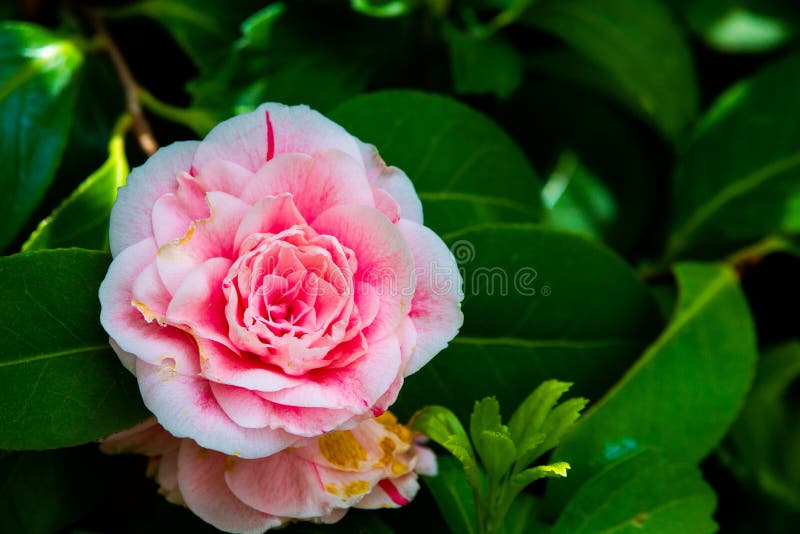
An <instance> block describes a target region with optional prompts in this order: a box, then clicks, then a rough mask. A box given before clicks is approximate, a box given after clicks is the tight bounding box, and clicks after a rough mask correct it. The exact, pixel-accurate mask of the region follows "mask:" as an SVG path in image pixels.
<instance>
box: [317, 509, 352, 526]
mask: <svg viewBox="0 0 800 534" xmlns="http://www.w3.org/2000/svg"><path fill="white" fill-rule="evenodd" d="M347 512H348V509H347V508H334V510H333V511H332V512H331V513H329V514H325V515H323V516H322V517H320V518H319V522H320V523H322V524H324V525H332V524H334V523H338V522H339V521H341V519H342V518H343V517H344V516H346V515H347Z"/></svg>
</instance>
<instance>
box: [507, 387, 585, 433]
mask: <svg viewBox="0 0 800 534" xmlns="http://www.w3.org/2000/svg"><path fill="white" fill-rule="evenodd" d="M570 386H572V384H571V383H569V382H559V381H558V380H548V381H546V382H542V383H541V384H540V385H539V386H538V387H537V388H536V389H535V390H533V392H532V393H531V394H530V395H528V396H527V397H526V398H525V400H524V401H523V402H522V404H520V405H519V406H518V407H517V409H516V411H515V412H514V414H513V415H512V416H511V420H510V421H509V422H508V428H509V430H510V431H511V438H512V439H513V440H514V443H518V444H521V443H523V442H525V440H526V438H529V437H530V436H532V435H535V434H538V433H540V432H541V431H542V427H543V426H544V422H545V419H547V416H548V415H549V414H550V412H551V411H552V410H553V407H555V405H556V403H557V402H558V399H560V398H561V396H562V395H563V394H564V393H566V392H567V391H569V388H570Z"/></svg>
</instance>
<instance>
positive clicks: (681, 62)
mask: <svg viewBox="0 0 800 534" xmlns="http://www.w3.org/2000/svg"><path fill="white" fill-rule="evenodd" d="M520 20H521V21H522V22H523V23H525V24H528V25H531V26H534V27H536V28H540V29H542V30H544V31H547V32H550V33H553V34H554V35H556V36H558V37H560V38H561V39H563V40H564V41H565V42H566V43H567V44H568V45H570V46H571V47H572V48H574V49H576V50H578V51H579V52H580V53H581V54H583V55H584V56H586V58H587V59H589V60H590V61H592V62H593V63H595V64H597V65H598V66H600V67H602V68H603V69H604V70H605V71H607V72H608V74H609V75H610V76H611V78H612V79H613V81H614V85H615V86H616V87H618V88H619V90H620V95H621V98H620V99H621V101H622V103H623V104H625V105H627V106H629V107H631V108H633V109H635V110H637V111H639V112H640V113H641V114H642V115H643V116H645V117H646V118H648V119H649V120H650V121H651V122H653V123H654V124H655V125H656V126H657V127H658V128H659V129H660V130H661V131H662V132H663V134H664V135H665V136H666V137H667V138H669V139H675V138H677V136H678V135H679V134H680V133H681V132H682V130H683V129H684V127H685V126H686V125H687V124H688V123H689V121H691V120H692V119H693V118H694V116H695V114H696V113H697V105H698V102H697V101H698V95H697V82H696V80H695V74H694V67H693V65H692V58H691V55H690V52H689V48H688V46H687V44H686V42H685V41H684V39H683V36H682V34H681V32H680V29H679V28H678V26H677V25H676V24H675V21H674V20H673V18H672V16H671V14H670V12H669V11H668V10H667V9H666V8H665V7H664V6H663V5H662V4H661V2H659V1H658V0H639V1H637V2H630V1H628V0H543V1H541V2H536V3H534V4H533V6H532V7H531V8H530V9H528V11H527V12H526V13H525V14H524V15H523V17H522V18H521V19H520Z"/></svg>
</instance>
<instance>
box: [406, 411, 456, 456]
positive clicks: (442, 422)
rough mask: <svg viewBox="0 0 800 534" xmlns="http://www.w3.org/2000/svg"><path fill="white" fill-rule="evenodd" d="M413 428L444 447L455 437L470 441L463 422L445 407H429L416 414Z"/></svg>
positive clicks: (412, 421)
mask: <svg viewBox="0 0 800 534" xmlns="http://www.w3.org/2000/svg"><path fill="white" fill-rule="evenodd" d="M411 428H412V429H413V430H416V431H417V432H421V433H423V434H425V435H426V436H428V437H429V438H431V439H432V440H433V441H435V442H436V443H438V444H439V445H442V446H444V444H445V442H446V441H447V439H448V438H449V437H450V436H454V435H455V436H463V437H465V438H467V441H469V438H468V437H467V432H466V431H465V430H464V427H463V426H462V425H461V421H459V420H458V417H456V416H455V414H454V413H453V412H451V411H450V410H449V409H448V408H445V407H444V406H427V407H425V408H423V409H422V410H420V411H419V412H417V413H416V414H414V417H413V418H412V420H411Z"/></svg>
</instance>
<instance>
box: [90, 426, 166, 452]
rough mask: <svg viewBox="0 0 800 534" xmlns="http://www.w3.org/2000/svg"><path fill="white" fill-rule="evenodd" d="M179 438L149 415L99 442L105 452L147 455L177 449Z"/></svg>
mask: <svg viewBox="0 0 800 534" xmlns="http://www.w3.org/2000/svg"><path fill="white" fill-rule="evenodd" d="M180 445H181V440H180V439H178V438H176V437H175V436H173V435H172V434H170V433H169V432H167V431H166V430H164V427H162V426H161V425H159V424H158V421H156V418H155V417H151V418H150V419H147V420H145V421H143V422H141V423H139V424H138V425H136V426H133V427H131V428H129V429H127V430H123V431H121V432H117V433H116V434H111V435H110V436H108V437H107V438H106V439H104V440H103V441H102V442H101V443H100V450H101V451H103V452H104V453H106V454H124V453H136V454H145V455H147V456H161V455H162V454H164V453H166V452H169V451H173V450H178V447H180Z"/></svg>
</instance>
